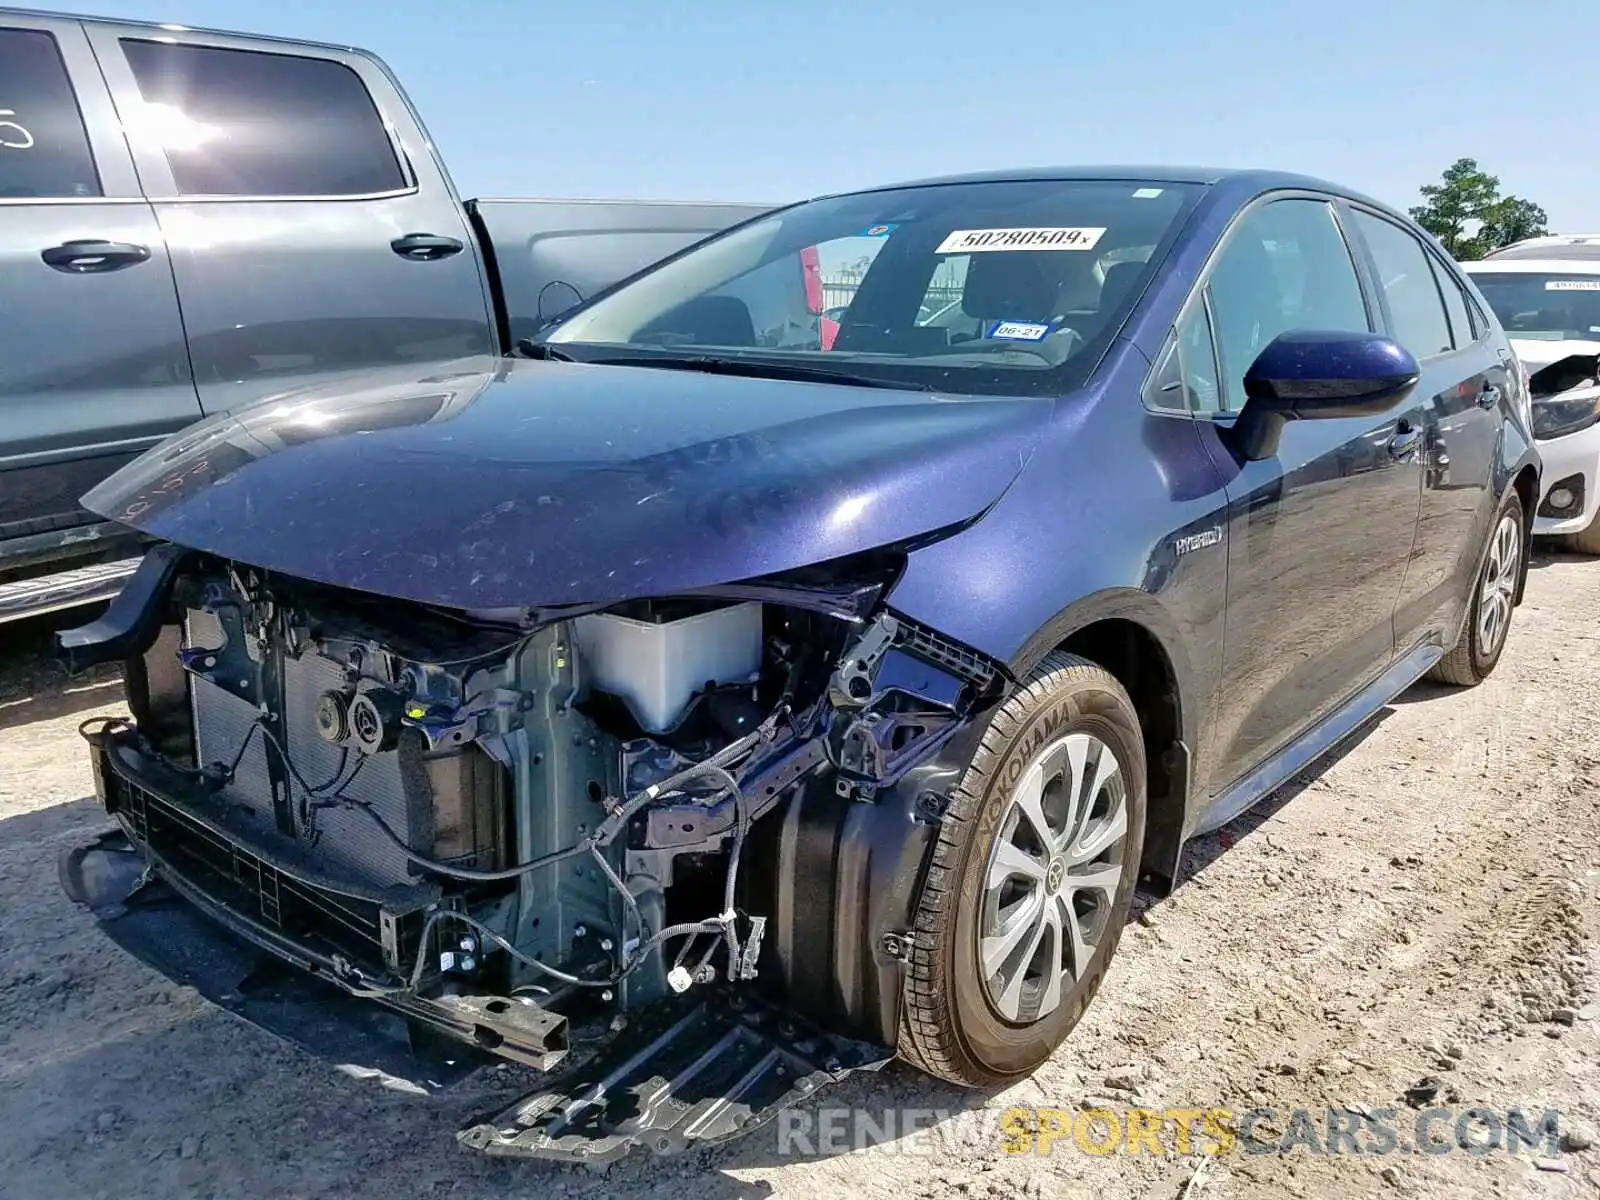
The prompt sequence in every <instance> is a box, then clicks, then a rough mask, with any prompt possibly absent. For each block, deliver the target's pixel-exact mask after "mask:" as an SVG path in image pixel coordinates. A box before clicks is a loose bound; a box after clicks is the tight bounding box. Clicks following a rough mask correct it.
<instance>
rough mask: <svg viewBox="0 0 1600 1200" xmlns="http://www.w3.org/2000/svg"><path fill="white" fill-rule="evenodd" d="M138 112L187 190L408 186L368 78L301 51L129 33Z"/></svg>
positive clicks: (280, 192) (339, 190) (290, 192)
mask: <svg viewBox="0 0 1600 1200" xmlns="http://www.w3.org/2000/svg"><path fill="white" fill-rule="evenodd" d="M122 51H123V54H124V55H125V56H126V58H127V60H128V65H129V67H131V68H132V70H133V75H134V78H135V80H137V82H138V84H139V94H140V95H141V97H142V98H143V100H144V111H143V113H142V114H141V115H140V119H141V120H142V122H143V124H144V127H145V129H146V131H147V132H148V133H149V134H150V135H152V136H153V137H155V139H156V140H157V141H159V142H160V143H161V145H162V147H163V149H164V150H165V151H166V156H167V162H168V163H169V164H171V167H172V175H173V180H174V182H175V183H176V184H177V187H178V191H179V192H180V193H181V194H183V195H185V196H263V197H265V196H362V195H372V194H376V193H383V192H394V191H399V190H401V189H403V188H405V187H407V186H408V183H407V180H406V176H405V173H404V172H403V171H402V170H401V167H400V163H399V161H398V160H397V159H396V157H395V151H394V147H393V145H392V144H391V142H390V141H389V135H388V133H387V132H386V131H385V129H384V126H383V120H382V118H381V117H380V116H379V115H378V109H377V106H376V105H375V104H373V102H372V97H371V95H369V94H368V92H367V89H366V86H365V85H364V84H363V83H362V82H361V78H360V77H359V76H358V75H357V74H356V73H355V72H354V71H352V70H351V69H350V68H349V67H347V66H345V65H343V64H342V63H337V62H332V61H330V60H328V59H325V58H307V57H304V56H301V55H295V54H265V53H261V52H259V51H254V50H224V49H221V48H219V47H215V46H193V45H183V44H172V43H164V42H146V41H139V40H136V39H133V38H124V39H123V40H122Z"/></svg>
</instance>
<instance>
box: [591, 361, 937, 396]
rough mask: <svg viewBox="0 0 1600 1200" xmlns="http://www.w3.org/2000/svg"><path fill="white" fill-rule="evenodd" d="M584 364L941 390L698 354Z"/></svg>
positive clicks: (822, 369)
mask: <svg viewBox="0 0 1600 1200" xmlns="http://www.w3.org/2000/svg"><path fill="white" fill-rule="evenodd" d="M585 361H587V362H592V363H594V364H595V365H596V366H602V367H660V368H662V369H663V370H667V371H700V372H703V373H704V374H707V375H741V376H744V377H746V378H750V379H790V380H794V381H796V382H799V383H840V384H845V385H847V386H850V387H869V388H891V389H894V390H897V391H906V392H932V391H937V390H938V389H937V388H934V387H930V386H929V385H928V384H925V383H917V382H914V381H912V380H903V379H876V378H873V377H872V376H870V375H852V374H850V373H849V372H848V371H831V370H829V369H828V368H827V367H809V366H803V365H801V364H798V363H775V362H771V361H768V360H764V359H739V358H709V357H706V356H705V355H699V354H695V355H688V356H685V357H672V356H668V355H661V356H660V357H657V356H655V355H644V354H641V355H638V356H636V357H628V358H591V359H587V360H585Z"/></svg>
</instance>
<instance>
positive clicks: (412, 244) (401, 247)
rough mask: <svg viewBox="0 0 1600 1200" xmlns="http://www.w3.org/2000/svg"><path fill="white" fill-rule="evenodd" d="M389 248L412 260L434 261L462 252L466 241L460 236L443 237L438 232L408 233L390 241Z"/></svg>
mask: <svg viewBox="0 0 1600 1200" xmlns="http://www.w3.org/2000/svg"><path fill="white" fill-rule="evenodd" d="M389 249H391V250H393V251H394V252H395V253H396V254H398V255H399V256H400V257H401V258H409V259H410V260H411V261H412V262H433V261H434V260H435V259H440V258H449V257H450V256H451V255H452V254H460V253H461V251H462V250H463V249H464V243H463V242H462V241H461V239H460V238H453V237H441V236H440V235H439V234H436V233H408V234H406V235H405V236H404V237H397V238H395V240H394V241H392V242H390V243H389Z"/></svg>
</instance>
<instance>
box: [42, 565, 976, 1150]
mask: <svg viewBox="0 0 1600 1200" xmlns="http://www.w3.org/2000/svg"><path fill="white" fill-rule="evenodd" d="M903 561H904V552H903V550H897V549H895V548H890V549H888V550H881V551H873V552H870V553H864V554H857V555H852V556H850V557H849V558H846V559H840V560H836V561H834V562H831V563H827V564H822V565H818V566H813V567H808V568H805V569H803V570H798V571H792V572H788V573H785V574H782V575H779V576H771V577H766V578H762V579H758V580H754V581H750V582H747V583H740V584H727V585H719V586H715V587H707V588H702V589H698V590H694V591H691V592H689V593H687V594H681V595H670V596H662V597H658V598H651V599H635V600H630V601H626V602H623V603H620V604H614V605H609V606H606V607H602V608H593V609H590V608H587V607H584V606H569V607H566V608H560V609H539V608H522V609H515V608H513V609H499V610H494V611H466V610H462V609H456V608H446V607H439V606H433V605H428V604H425V603H420V602H414V601H398V600H391V599H388V598H385V597H380V596H376V595H373V594H371V593H367V592H361V591H354V590H350V589H345V588H340V587H337V586H333V585H330V584H325V583H317V582H311V581H308V580H305V579H302V578H299V577H294V576H289V575H284V574H281V573H277V572H274V571H271V570H267V569H263V568H259V567H255V566H251V565H247V564H244V563H241V562H237V561H233V560H230V559H227V558H223V557H218V556H216V555H214V554H210V553H205V552H200V551H191V550H187V549H183V548H180V547H177V546H173V545H170V544H165V545H161V546H158V547H157V548H155V549H154V550H152V551H151V552H150V554H149V556H148V558H147V559H146V561H145V563H144V564H143V566H142V567H141V569H140V571H139V572H138V573H137V574H136V575H135V577H134V578H133V580H132V581H131V582H130V584H129V586H128V588H127V589H126V590H125V591H124V593H123V594H122V595H121V596H120V597H119V598H118V599H117V600H116V601H115V602H114V604H113V605H112V607H111V609H110V610H109V611H108V612H107V613H106V615H105V616H104V617H102V618H101V619H100V620H99V621H97V622H95V623H93V624H91V625H88V626H85V627H84V628H82V629H79V630H73V631H70V632H68V633H65V634H63V635H61V649H62V652H63V654H64V655H65V656H66V658H67V659H68V661H69V664H70V665H72V666H74V667H78V668H81V667H84V666H87V665H90V664H92V663H95V662H103V661H115V662H120V663H122V664H123V665H124V670H125V673H126V678H127V682H128V699H129V706H130V710H131V712H132V716H133V719H132V720H131V721H129V720H121V719H109V720H98V721H93V722H90V723H89V724H88V725H87V726H86V728H85V736H86V738H87V739H88V741H89V743H90V745H91V748H92V756H93V762H94V769H95V777H96V784H97V790H98V792H99V796H100V799H101V801H102V803H103V804H104V806H105V808H106V810H107V812H109V813H110V814H111V815H113V816H114V817H115V818H116V820H117V822H118V823H119V825H120V827H121V830H122V832H123V834H125V836H126V838H127V839H128V840H130V841H131V842H132V843H133V845H134V846H135V847H136V848H137V850H138V852H139V853H140V854H141V855H142V856H143V859H144V861H145V863H146V864H147V866H146V870H145V874H146V876H147V877H153V878H155V879H159V880H160V881H161V882H162V883H164V884H165V885H167V886H169V887H170V888H171V889H173V890H174V891H175V892H177V893H178V894H179V895H181V896H182V897H183V898H185V899H186V900H188V901H189V902H190V903H192V904H193V905H194V906H196V907H197V908H199V909H200V910H201V911H202V912H204V913H206V914H207V915H208V916H210V917H212V918H213V919H214V920H216V921H217V922H220V923H221V924H222V925H224V926H225V927H227V928H228V929H229V930H231V931H232V932H233V933H235V934H237V935H239V936H241V937H243V938H244V939H246V940H248V941H249V942H252V943H254V944H255V945H256V946H257V947H259V948H261V949H264V950H266V951H268V952H270V953H271V954H273V955H275V956H277V957H278V958H280V959H283V960H287V961H288V962H290V963H293V964H295V965H297V966H299V967H301V968H303V969H304V970H306V971H309V972H312V973H314V974H316V975H317V976H319V977H321V978H323V979H324V980H326V981H329V982H331V983H332V984H335V985H337V986H338V987H339V988H342V989H344V990H345V991H347V992H349V993H352V994H354V995H357V996H361V997H366V998H370V999H371V1000H374V1001H376V1002H378V1003H380V1004H382V1005H385V1006H388V1007H389V1008H390V1009H392V1010H393V1011H395V1012H397V1013H399V1014H400V1015H401V1016H403V1017H404V1018H405V1019H406V1020H407V1021H408V1022H412V1023H414V1024H415V1025H418V1026H421V1027H425V1028H428V1029H431V1030H433V1031H437V1032H440V1033H443V1034H446V1035H448V1036H449V1037H451V1038H454V1039H457V1040H459V1041H461V1042H465V1043H469V1044H472V1045H475V1046H477V1047H479V1048H481V1049H483V1050H485V1051H489V1052H491V1053H494V1054H497V1055H501V1056H503V1057H506V1058H509V1059H512V1060H515V1061H518V1062H521V1063H524V1064H527V1065H530V1066H532V1067H535V1068H538V1069H541V1070H544V1071H548V1072H551V1078H550V1080H549V1086H548V1087H546V1088H544V1089H541V1090H540V1091H538V1092H536V1093H534V1094H533V1095H531V1096H528V1097H524V1098H523V1099H521V1100H519V1101H518V1102H517V1103H515V1104H513V1105H511V1106H509V1107H508V1108H506V1109H505V1110H504V1111H503V1112H500V1113H497V1114H492V1115H490V1116H488V1117H486V1118H485V1119H484V1120H482V1121H479V1122H475V1123H474V1124H472V1125H471V1126H470V1127H468V1128H467V1129H464V1130H463V1131H462V1133H461V1135H460V1136H461V1139H462V1140H463V1142H465V1143H466V1144H468V1145H470V1146H473V1147H475V1148H478V1149H482V1150H485V1151H489V1152H492V1153H506V1154H522V1155H528V1156H534V1157H544V1158H556V1159H564V1160H567V1161H585V1162H602V1161H607V1160H609V1159H611V1158H614V1157H616V1156H618V1155H620V1154H623V1153H625V1152H626V1151H627V1150H628V1149H629V1148H630V1147H632V1146H634V1145H637V1144H641V1143H642V1144H645V1145H648V1146H650V1147H651V1148H652V1149H654V1150H656V1151H658V1152H671V1151H675V1150H680V1149H682V1148H684V1147H685V1146H687V1145H690V1144H693V1143H701V1142H707V1141H715V1140H720V1139H722V1138H725V1137H730V1136H733V1135H735V1134H737V1133H741V1132H744V1131H746V1130H747V1129H749V1128H751V1127H753V1126H754V1125H756V1124H759V1123H760V1122H761V1121H762V1120H764V1119H766V1118H768V1117H770V1116H771V1115H773V1114H774V1113H775V1112H777V1111H778V1110H779V1109H781V1108H782V1107H784V1106H785V1105H787V1104H790V1103H793V1102H795V1101H796V1100H798V1099H800V1098H802V1097H805V1096H807V1095H810V1094H812V1093H814V1092H815V1090H816V1089H817V1088H818V1087H820V1086H822V1085H823V1084H825V1083H827V1082H829V1081H831V1080H833V1079H837V1078H839V1077H842V1076H843V1075H844V1074H846V1073H848V1072H849V1071H850V1070H853V1069H858V1068H862V1067H870V1066H876V1065H881V1064H882V1063H883V1062H885V1061H886V1060H887V1059H888V1058H889V1057H890V1056H891V1055H892V1054H893V1048H894V1045H895V1041H896V1035H897V1029H898V1025H899V1021H900V1014H899V1004H900V992H901V984H902V976H901V970H902V963H903V960H904V958H905V957H906V955H907V954H908V953H909V948H910V945H911V933H910V931H909V923H910V919H911V913H912V911H913V909H914V905H915V902H916V896H917V892H918V889H919V887H920V885H921V879H922V876H923V873H924V871H925V868H926V860H927V856H928V850H929V847H930V846H931V844H932V840H933V837H934V834H935V832H936V828H937V825H938V822H939V820H940V818H941V817H942V815H943V812H944V806H945V803H946V799H947V797H948V795H949V793H950V791H951V789H952V788H953V787H954V786H955V784H956V783H957V781H958V780H959V777H960V774H961V769H962V767H963V765H964V764H965V763H966V761H967V760H968V758H969V757H970V754H971V745H970V744H968V743H969V742H970V740H971V739H972V738H973V737H975V736H976V730H977V729H978V727H979V726H980V725H981V722H980V721H979V720H977V718H978V717H979V716H980V715H981V714H982V713H983V712H984V711H985V710H986V708H987V707H988V706H989V705H991V704H992V703H994V702H995V700H996V698H997V697H998V696H999V694H1000V693H1001V691H1002V690H1003V688H1004V686H1005V676H1004V671H1003V668H1001V667H1000V666H999V665H998V664H996V663H994V662H992V661H990V660H988V659H987V658H985V657H983V656H982V655H979V654H977V653H974V652H973V651H971V650H969V649H967V648H966V647H963V646H961V645H958V644H955V643H952V642H950V641H949V640H947V639H945V638H943V637H941V636H940V635H939V634H938V633H936V632H935V631H933V630H930V629H926V628H923V627H921V626H919V625H917V624H915V623H914V622H912V621H910V620H908V619H906V618H904V617H902V616H900V615H897V614H895V613H894V612H893V611H892V610H891V609H890V608H889V607H888V606H887V605H886V603H885V597H886V595H887V593H888V590H889V588H890V587H891V586H892V582H893V579H894V577H895V574H896V572H897V570H898V569H899V566H900V565H901V564H902V563H903ZM577 1047H581V1048H582V1053H581V1054H580V1053H578V1051H577V1050H576V1049H575V1048H577ZM580 1058H581V1059H583V1061H581V1062H580V1061H577V1060H579V1059H580Z"/></svg>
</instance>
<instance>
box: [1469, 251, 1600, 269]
mask: <svg viewBox="0 0 1600 1200" xmlns="http://www.w3.org/2000/svg"><path fill="white" fill-rule="evenodd" d="M1461 269H1462V270H1463V271H1465V272H1466V273H1467V274H1469V275H1489V274H1494V275H1600V255H1597V256H1595V257H1592V258H1587V259H1582V258H1567V257H1564V256H1563V254H1562V252H1561V250H1560V249H1559V248H1552V249H1549V250H1545V251H1543V252H1542V253H1541V256H1540V257H1538V258H1499V257H1495V258H1480V259H1477V260H1475V261H1473V262H1464V263H1462V264H1461Z"/></svg>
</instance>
